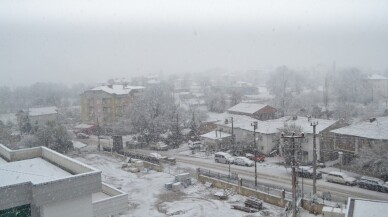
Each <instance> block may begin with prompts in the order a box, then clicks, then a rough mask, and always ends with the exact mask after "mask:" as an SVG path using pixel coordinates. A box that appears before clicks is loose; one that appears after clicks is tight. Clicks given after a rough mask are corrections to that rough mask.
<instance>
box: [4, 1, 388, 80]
mask: <svg viewBox="0 0 388 217" xmlns="http://www.w3.org/2000/svg"><path fill="white" fill-rule="evenodd" d="M387 9H388V2H387V1H341V2H338V1H279V0H278V1H237V0H236V1H225V0H223V1H181V0H170V1H156V0H154V1H153V0H141V1H140V0H139V1H124V0H123V1H121V0H111V1H85V0H81V1H80V0H77V1H60V2H59V1H49V0H47V1H43V0H42V1H1V2H0V85H11V86H15V85H16V86H17V85H25V84H31V83H34V82H38V81H40V82H64V83H75V82H101V81H105V80H107V79H109V78H113V77H122V76H125V77H130V76H133V75H141V74H149V73H160V72H163V73H186V72H192V73H195V72H201V71H205V70H208V69H210V68H223V69H225V70H228V71H231V72H239V71H244V70H250V69H262V70H264V71H265V70H269V69H271V68H273V67H276V66H279V65H287V66H289V67H299V68H300V67H310V66H314V65H317V64H323V65H331V64H332V62H333V61H336V63H337V66H339V67H358V68H361V69H367V70H372V69H373V70H377V71H384V70H386V69H388V61H387V59H386V57H387V51H388V15H387V13H386V12H387Z"/></svg>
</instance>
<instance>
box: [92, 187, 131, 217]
mask: <svg viewBox="0 0 388 217" xmlns="http://www.w3.org/2000/svg"><path fill="white" fill-rule="evenodd" d="M102 191H103V192H104V193H106V194H108V195H111V196H112V197H111V198H108V199H103V200H100V201H96V202H94V203H93V216H94V217H106V216H111V215H119V214H120V213H124V212H126V211H128V194H126V193H124V192H122V191H118V190H116V189H114V188H112V187H110V186H109V185H106V184H103V185H102Z"/></svg>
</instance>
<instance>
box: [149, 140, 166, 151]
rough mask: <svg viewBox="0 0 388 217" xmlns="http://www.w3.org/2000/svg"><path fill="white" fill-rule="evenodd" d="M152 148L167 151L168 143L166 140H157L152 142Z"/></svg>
mask: <svg viewBox="0 0 388 217" xmlns="http://www.w3.org/2000/svg"><path fill="white" fill-rule="evenodd" d="M150 148H151V149H153V150H158V151H167V150H168V145H166V143H164V142H157V143H153V144H151V146H150Z"/></svg>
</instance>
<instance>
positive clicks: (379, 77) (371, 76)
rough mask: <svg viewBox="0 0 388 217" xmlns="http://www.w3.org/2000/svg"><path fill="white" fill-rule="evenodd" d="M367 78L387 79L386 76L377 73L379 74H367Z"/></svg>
mask: <svg viewBox="0 0 388 217" xmlns="http://www.w3.org/2000/svg"><path fill="white" fill-rule="evenodd" d="M368 79H369V80H388V78H387V77H385V76H383V75H379V74H372V75H369V76H368Z"/></svg>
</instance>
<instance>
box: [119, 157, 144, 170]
mask: <svg viewBox="0 0 388 217" xmlns="http://www.w3.org/2000/svg"><path fill="white" fill-rule="evenodd" d="M121 168H122V169H123V170H125V171H127V172H131V173H138V172H139V171H143V170H144V162H143V161H141V160H136V159H132V160H131V164H128V163H124V164H122V166H121Z"/></svg>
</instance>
